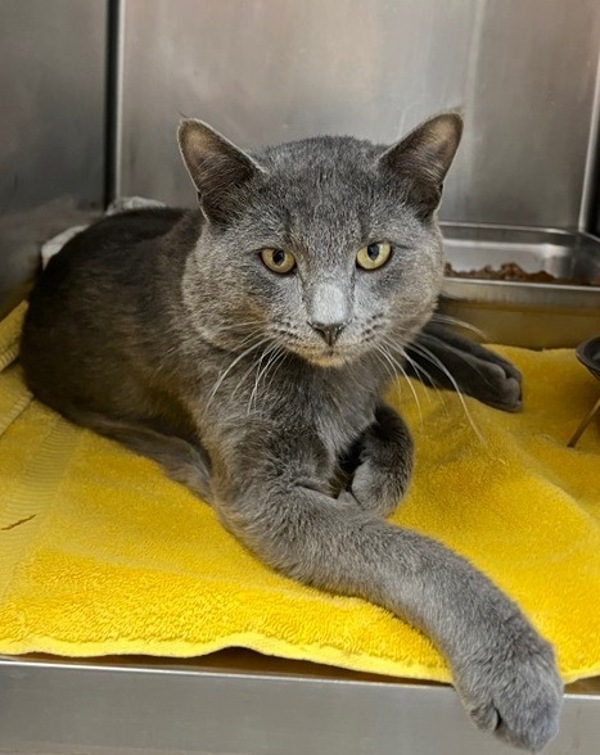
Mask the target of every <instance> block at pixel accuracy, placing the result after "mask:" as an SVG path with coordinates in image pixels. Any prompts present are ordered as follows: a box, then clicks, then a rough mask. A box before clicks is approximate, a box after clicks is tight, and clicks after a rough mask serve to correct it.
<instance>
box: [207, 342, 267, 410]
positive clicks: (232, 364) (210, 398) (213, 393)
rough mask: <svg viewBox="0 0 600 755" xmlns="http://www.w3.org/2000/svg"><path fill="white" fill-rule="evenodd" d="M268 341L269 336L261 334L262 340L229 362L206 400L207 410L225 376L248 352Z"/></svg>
mask: <svg viewBox="0 0 600 755" xmlns="http://www.w3.org/2000/svg"><path fill="white" fill-rule="evenodd" d="M256 337H257V338H259V336H258V335H257V336H256ZM268 341H269V339H268V338H266V337H265V336H260V340H258V341H257V343H254V344H252V346H250V347H249V348H248V349H245V350H244V351H242V353H241V354H238V355H237V356H236V358H235V359H233V360H232V362H231V363H230V364H229V366H228V367H227V369H226V370H224V371H223V372H222V373H221V374H220V375H219V377H218V379H217V381H216V383H215V385H214V386H213V389H212V391H211V392H210V395H209V397H208V400H207V402H206V405H205V407H204V408H205V411H206V410H207V409H208V408H209V407H210V405H211V404H212V402H213V399H214V397H215V395H216V394H217V391H218V390H219V388H220V387H221V385H222V384H223V381H224V380H225V378H226V377H227V375H228V374H229V373H230V372H231V370H232V369H233V368H234V367H235V366H236V364H238V363H239V362H240V361H241V360H242V359H243V358H244V357H246V356H248V354H250V353H251V352H252V351H254V350H255V349H258V348H260V347H261V346H263V345H264V344H265V343H268Z"/></svg>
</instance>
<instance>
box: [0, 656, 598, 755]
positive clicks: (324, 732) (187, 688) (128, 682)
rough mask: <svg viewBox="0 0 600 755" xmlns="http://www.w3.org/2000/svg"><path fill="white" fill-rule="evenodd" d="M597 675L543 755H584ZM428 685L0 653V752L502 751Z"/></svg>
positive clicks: (298, 670)
mask: <svg viewBox="0 0 600 755" xmlns="http://www.w3.org/2000/svg"><path fill="white" fill-rule="evenodd" d="M599 714H600V679H594V680H589V681H586V682H579V683H577V684H574V685H571V686H570V687H569V688H568V692H567V696H566V702H565V708H564V711H563V715H562V722H561V733H560V735H559V737H558V738H557V740H555V741H554V742H553V743H552V744H551V745H550V746H549V747H548V748H547V749H546V750H545V753H547V755H567V753H568V755H575V754H576V755H592V753H593V754H594V755H595V754H596V753H597V752H598V746H599V744H598V743H599V742H600V715H599ZM511 751H512V750H511V749H510V748H508V747H506V746H504V745H501V744H499V743H497V742H495V740H493V739H492V738H491V737H489V736H486V735H484V734H482V733H481V732H479V731H477V730H476V729H475V728H474V727H473V726H472V725H471V724H470V722H469V721H468V719H467V717H466V716H465V714H464V712H463V710H462V708H461V705H460V703H459V701H458V699H457V697H456V694H455V693H454V691H453V690H452V689H451V688H450V687H448V686H446V685H440V684H430V683H419V682H414V681H409V680H402V679H392V678H388V677H381V676H373V675H367V674H358V673H352V672H347V671H343V670H340V669H334V668H329V667H324V666H318V665H314V664H309V663H299V662H293V661H284V660H280V659H275V658H267V657H263V656H259V655H257V654H255V653H250V652H249V651H242V650H239V651H238V650H231V651H223V652H221V653H216V654H214V655H212V656H207V657H205V658H200V659H193V660H189V661H186V660H183V661H167V660H162V659H160V660H159V659H150V658H103V659H94V660H88V661H75V660H59V659H52V658H43V657H28V658H9V657H2V658H0V752H2V753H15V754H16V753H20V754H22V753H40V754H41V753H43V754H44V755H59V754H60V755H88V754H89V755H108V754H109V753H110V755H133V753H144V755H158V754H159V753H174V754H175V755H183V753H195V754H196V755H250V754H252V755H313V754H314V755H342V754H343V755H388V753H389V754H390V755H391V754H392V753H393V755H438V754H443V755H453V754H454V753H456V755H482V754H483V753H485V755H502V754H504V755H507V753H510V752H511Z"/></svg>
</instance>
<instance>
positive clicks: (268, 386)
mask: <svg viewBox="0 0 600 755" xmlns="http://www.w3.org/2000/svg"><path fill="white" fill-rule="evenodd" d="M289 355H290V352H289V351H287V349H284V348H280V350H279V354H278V356H277V359H276V360H275V364H274V367H273V371H272V372H271V377H270V378H269V382H268V383H267V384H266V386H265V390H266V391H267V393H268V392H269V390H270V389H271V385H272V383H273V380H274V379H275V376H276V375H277V372H278V371H279V368H280V367H281V366H282V365H283V364H284V363H285V361H286V359H287V358H288V357H289Z"/></svg>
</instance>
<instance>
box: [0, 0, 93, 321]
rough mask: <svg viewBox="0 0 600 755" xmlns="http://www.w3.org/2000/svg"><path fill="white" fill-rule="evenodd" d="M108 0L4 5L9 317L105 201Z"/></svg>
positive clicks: (0, 174) (2, 155) (1, 157)
mask: <svg viewBox="0 0 600 755" xmlns="http://www.w3.org/2000/svg"><path fill="white" fill-rule="evenodd" d="M106 6H107V2H106V0H96V1H95V2H80V0H52V2H47V1H46V0H2V2H1V3H0V62H1V65H0V102H2V106H3V107H2V117H1V118H0V317H1V316H2V315H3V314H4V313H5V312H6V311H8V309H10V307H11V306H13V305H14V304H15V303H16V301H18V299H19V297H20V296H22V295H23V293H24V291H25V290H26V285H27V283H28V281H30V279H31V277H32V275H33V273H34V272H35V270H36V268H37V266H38V263H39V248H40V244H41V242H42V241H44V240H45V239H46V238H48V237H49V236H51V235H53V234H55V233H57V232H58V231H60V230H64V228H65V227H67V226H68V225H73V224H76V223H79V222H82V221H83V220H85V219H86V218H89V217H90V214H91V213H90V209H92V208H94V207H96V208H99V207H100V205H101V203H102V200H103V176H104V96H105V89H104V76H105V47H106V23H107V19H106Z"/></svg>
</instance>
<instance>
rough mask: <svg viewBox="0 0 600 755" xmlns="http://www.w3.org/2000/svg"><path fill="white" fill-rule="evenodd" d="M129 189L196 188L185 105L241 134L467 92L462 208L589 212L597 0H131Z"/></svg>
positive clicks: (388, 126)
mask: <svg viewBox="0 0 600 755" xmlns="http://www.w3.org/2000/svg"><path fill="white" fill-rule="evenodd" d="M122 13H123V23H124V27H123V39H122V43H123V44H122V59H121V64H122V65H121V91H120V96H121V104H122V109H121V117H120V128H119V145H120V160H119V166H118V175H117V190H118V191H119V192H122V193H125V194H132V193H137V194H145V195H151V196H155V197H158V198H161V199H164V200H167V201H169V202H179V203H189V202H191V201H192V199H193V193H192V191H191V188H190V186H189V183H188V179H187V176H186V175H185V174H184V171H183V169H182V168H180V166H179V161H178V160H179V159H178V156H177V151H176V148H175V137H174V133H175V128H176V124H177V121H178V119H179V117H180V114H182V113H183V114H186V115H193V116H197V117H200V118H202V119H204V120H208V121H209V122H211V123H212V124H213V125H214V126H216V127H217V128H219V129H221V130H223V131H224V132H225V133H226V134H228V135H229V136H230V138H231V139H233V140H235V141H237V142H238V143H240V144H241V145H246V146H249V145H258V144H265V143H269V142H277V141H281V140H287V139H294V138H298V137H304V136H307V135H312V134H316V133H352V134H356V135H360V136H366V137H370V138H372V139H376V140H382V141H391V140H394V139H396V138H397V137H398V136H399V135H400V134H401V133H403V132H404V131H405V130H406V129H408V128H410V127H412V126H414V125H415V124H416V123H417V122H418V121H420V120H421V119H423V118H424V117H426V116H427V115H429V114H431V113H434V112H436V111H439V110H442V109H444V108H453V107H462V108H464V111H465V114H466V133H465V140H464V144H463V147H462V149H461V152H460V156H459V158H458V161H457V164H456V166H455V168H454V169H453V171H452V174H451V177H450V178H449V180H448V185H447V193H446V198H445V201H444V206H443V213H442V214H443V217H444V218H445V219H449V220H460V221H472V222H487V223H506V224H520V225H539V226H559V227H576V226H578V224H579V221H580V214H581V212H582V201H583V200H584V199H585V197H584V179H585V174H586V160H587V156H588V150H589V146H590V133H591V122H592V111H593V101H594V83H595V77H596V71H597V64H598V54H599V50H600V2H598V0H329V1H325V0H271V2H269V1H268V0H222V2H214V1H213V0H123V8H122Z"/></svg>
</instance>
